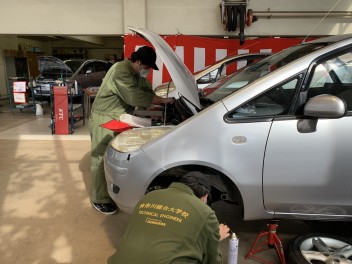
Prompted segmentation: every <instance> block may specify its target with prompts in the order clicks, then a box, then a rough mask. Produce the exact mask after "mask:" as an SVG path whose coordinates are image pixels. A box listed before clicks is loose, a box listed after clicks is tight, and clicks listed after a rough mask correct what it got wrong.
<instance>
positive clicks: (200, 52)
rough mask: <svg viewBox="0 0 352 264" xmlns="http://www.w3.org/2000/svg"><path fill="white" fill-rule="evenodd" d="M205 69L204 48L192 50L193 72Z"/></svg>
mask: <svg viewBox="0 0 352 264" xmlns="http://www.w3.org/2000/svg"><path fill="white" fill-rule="evenodd" d="M204 68H205V48H194V72H197V71H200V70H203V69H204Z"/></svg>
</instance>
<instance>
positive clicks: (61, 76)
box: [33, 56, 112, 96]
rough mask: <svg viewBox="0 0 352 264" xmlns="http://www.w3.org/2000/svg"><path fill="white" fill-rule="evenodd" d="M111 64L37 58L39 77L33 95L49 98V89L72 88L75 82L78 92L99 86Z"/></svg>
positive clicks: (101, 61)
mask: <svg viewBox="0 0 352 264" xmlns="http://www.w3.org/2000/svg"><path fill="white" fill-rule="evenodd" d="M111 65H112V64H111V63H110V62H107V61H103V60H96V59H90V60H85V59H72V60H65V61H62V60H60V59H58V58H56V57H53V56H40V57H38V67H39V71H40V75H39V76H37V77H36V79H35V82H36V85H35V87H34V88H33V91H34V94H35V95H37V96H38V95H40V96H50V87H52V86H55V85H63V84H64V85H67V86H68V87H69V88H74V86H75V81H77V86H78V89H79V90H80V91H82V89H84V88H87V87H95V86H100V84H101V82H102V80H103V78H104V76H105V74H106V73H107V71H108V70H109V69H110V67H111Z"/></svg>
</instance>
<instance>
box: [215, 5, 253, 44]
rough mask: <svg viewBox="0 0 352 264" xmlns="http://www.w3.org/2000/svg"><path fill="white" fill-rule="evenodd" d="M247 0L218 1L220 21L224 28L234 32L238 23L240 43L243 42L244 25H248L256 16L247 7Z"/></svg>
mask: <svg viewBox="0 0 352 264" xmlns="http://www.w3.org/2000/svg"><path fill="white" fill-rule="evenodd" d="M248 1H249V0H223V1H221V2H220V5H219V6H220V17H221V23H222V24H223V27H224V29H225V30H227V31H229V32H231V31H232V32H234V31H236V29H237V25H238V24H239V34H238V36H239V39H240V45H243V44H244V40H245V36H244V26H245V25H247V26H250V25H251V24H252V23H253V22H255V21H257V20H258V18H257V17H256V16H253V10H252V9H248V10H247V5H248Z"/></svg>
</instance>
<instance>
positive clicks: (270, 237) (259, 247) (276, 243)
mask: <svg viewBox="0 0 352 264" xmlns="http://www.w3.org/2000/svg"><path fill="white" fill-rule="evenodd" d="M277 222H278V220H270V221H269V224H268V225H267V226H268V231H261V232H260V233H259V235H258V236H257V238H256V239H255V241H254V243H253V245H252V246H251V249H250V250H249V252H248V254H247V255H246V257H245V258H246V259H247V258H254V259H257V260H259V261H260V262H262V263H267V264H272V262H269V261H267V260H265V259H263V258H260V257H258V256H255V254H257V253H259V252H262V251H265V250H268V249H271V248H275V249H276V253H277V255H278V256H279V259H280V263H281V264H286V261H285V255H284V250H283V248H282V243H281V241H280V239H279V237H278V236H277V233H276V229H277V227H278V225H277ZM265 236H267V238H266V239H265V240H264V241H262V242H260V241H261V240H262V238H263V237H265Z"/></svg>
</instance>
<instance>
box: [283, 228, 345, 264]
mask: <svg viewBox="0 0 352 264" xmlns="http://www.w3.org/2000/svg"><path fill="white" fill-rule="evenodd" d="M287 263H288V264H304V263H312V264H318V263H331V264H333V263H341V264H343V263H352V245H351V242H350V241H348V239H345V238H342V237H338V236H335V235H326V234H309V235H303V236H299V237H296V238H295V239H294V240H293V241H292V242H291V243H290V245H289V247H288V248H287Z"/></svg>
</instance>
